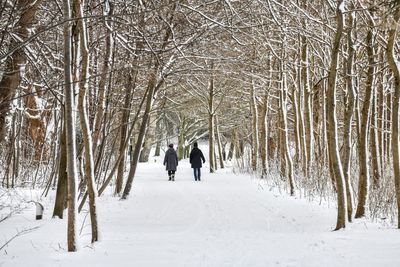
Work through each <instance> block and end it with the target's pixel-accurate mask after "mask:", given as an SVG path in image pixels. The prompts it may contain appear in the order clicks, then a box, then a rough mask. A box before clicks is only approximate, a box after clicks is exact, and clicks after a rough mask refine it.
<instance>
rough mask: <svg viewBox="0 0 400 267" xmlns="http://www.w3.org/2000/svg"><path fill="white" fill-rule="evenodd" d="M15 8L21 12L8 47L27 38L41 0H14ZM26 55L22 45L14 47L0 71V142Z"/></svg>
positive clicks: (18, 43)
mask: <svg viewBox="0 0 400 267" xmlns="http://www.w3.org/2000/svg"><path fill="white" fill-rule="evenodd" d="M14 3H16V5H17V7H16V9H17V10H18V11H22V12H21V16H20V18H19V19H18V20H17V23H16V24H15V25H14V29H15V30H14V32H13V33H11V34H13V35H16V36H18V38H20V40H17V39H18V38H11V40H10V44H9V47H10V48H11V49H13V48H15V47H18V46H19V45H21V43H23V42H24V41H25V40H26V39H28V38H29V35H30V33H31V32H34V31H33V30H32V29H33V28H34V27H35V22H36V19H35V17H36V13H37V11H38V8H39V6H40V5H41V3H42V0H37V1H35V2H33V3H32V1H31V0H19V1H14ZM26 61H27V56H26V54H25V51H24V45H23V46H22V47H20V48H18V49H16V50H15V51H14V52H13V53H12V54H11V55H9V56H8V57H7V60H6V62H5V64H4V66H5V67H4V69H3V71H2V76H3V77H2V78H1V80H0V88H1V90H0V143H1V142H2V141H3V140H4V138H5V137H6V117H7V114H8V112H9V111H10V107H11V102H12V99H13V98H14V97H15V94H16V91H17V88H18V86H19V85H20V83H21V81H22V79H23V76H24V73H25V65H26V63H27V62H26Z"/></svg>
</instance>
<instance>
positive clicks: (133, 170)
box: [121, 64, 158, 199]
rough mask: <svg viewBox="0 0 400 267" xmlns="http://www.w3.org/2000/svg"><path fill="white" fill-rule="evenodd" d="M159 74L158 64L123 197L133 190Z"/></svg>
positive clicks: (149, 83) (151, 76) (148, 93)
mask: <svg viewBox="0 0 400 267" xmlns="http://www.w3.org/2000/svg"><path fill="white" fill-rule="evenodd" d="M157 74H158V65H157V64H156V66H155V67H154V71H153V72H152V73H151V74H150V77H149V81H148V86H147V90H146V94H147V98H146V108H145V110H144V113H143V117H142V122H141V125H140V130H139V135H138V137H137V140H136V144H135V149H134V150H133V155H132V159H131V166H130V170H129V174H128V178H127V181H126V185H125V188H124V191H123V193H122V196H121V199H127V198H128V195H129V193H130V191H131V188H132V184H133V179H134V177H135V173H136V168H137V164H138V160H139V154H140V150H141V148H142V145H143V140H144V136H145V134H146V126H147V122H148V120H149V115H150V111H151V109H152V107H153V103H154V96H155V93H156V78H157Z"/></svg>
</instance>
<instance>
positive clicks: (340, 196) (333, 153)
mask: <svg viewBox="0 0 400 267" xmlns="http://www.w3.org/2000/svg"><path fill="white" fill-rule="evenodd" d="M344 6H345V0H339V1H338V4H337V8H336V21H337V28H336V33H335V39H334V42H333V47H332V54H331V57H332V58H331V64H330V68H329V76H328V90H327V100H326V105H327V110H326V111H327V119H328V129H327V130H328V131H327V134H328V150H329V161H330V167H331V174H332V176H333V177H332V178H334V179H335V181H336V193H337V201H338V213H337V221H336V228H335V230H339V229H341V228H344V227H346V213H347V210H346V205H347V204H346V193H345V192H346V184H345V181H344V175H343V169H342V164H341V161H340V155H339V145H338V134H337V120H336V75H337V74H336V73H337V66H338V54H339V47H340V39H341V37H342V33H343V24H344V14H343V11H344Z"/></svg>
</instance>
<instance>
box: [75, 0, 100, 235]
mask: <svg viewBox="0 0 400 267" xmlns="http://www.w3.org/2000/svg"><path fill="white" fill-rule="evenodd" d="M74 13H75V15H76V16H78V17H80V18H82V17H83V3H82V2H81V0H74ZM78 28H79V38H80V52H81V56H82V60H81V75H80V81H79V101H78V109H79V122H80V126H81V130H82V135H83V143H84V155H85V175H84V177H85V180H86V184H87V188H88V194H89V211H90V221H91V229H92V243H94V242H96V241H97V240H98V222H97V211H96V191H95V189H94V187H95V182H94V161H93V141H92V135H91V133H90V127H89V118H88V114H87V107H86V93H87V91H88V85H89V84H88V78H89V50H88V41H87V35H86V30H87V29H86V23H85V21H84V20H83V19H80V20H78Z"/></svg>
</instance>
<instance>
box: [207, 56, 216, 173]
mask: <svg viewBox="0 0 400 267" xmlns="http://www.w3.org/2000/svg"><path fill="white" fill-rule="evenodd" d="M213 70H214V63H213V62H212V63H211V71H213ZM208 92H209V97H208V149H209V151H208V152H209V155H208V162H209V164H210V173H213V172H214V171H215V163H216V162H215V161H214V159H215V158H214V154H215V153H214V151H215V147H214V136H215V134H214V74H213V73H211V75H210V81H209V84H208Z"/></svg>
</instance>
